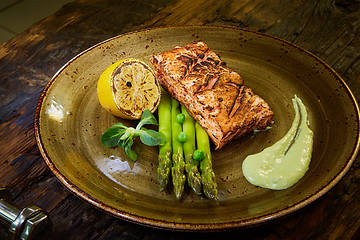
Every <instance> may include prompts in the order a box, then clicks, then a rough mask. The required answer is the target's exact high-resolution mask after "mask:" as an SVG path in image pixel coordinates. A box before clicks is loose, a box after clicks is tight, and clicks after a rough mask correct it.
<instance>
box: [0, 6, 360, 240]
mask: <svg viewBox="0 0 360 240" xmlns="http://www.w3.org/2000/svg"><path fill="white" fill-rule="evenodd" d="M184 24H196V25H206V24H208V25H230V26H238V27H242V28H246V29H251V30H256V31H259V32H264V33H267V34H270V35H273V36H276V37H280V38H283V39H286V40H288V41H290V42H292V43H295V44H297V45H299V46H301V47H303V48H305V49H307V50H309V51H311V52H313V53H314V54H316V55H317V56H319V57H321V58H322V59H324V60H325V61H326V62H327V63H328V64H329V65H330V66H332V67H333V68H334V69H335V70H336V71H337V72H338V73H339V74H340V75H341V76H342V77H343V78H344V79H345V81H346V82H347V84H348V85H349V86H350V88H351V89H352V91H353V93H354V94H355V96H356V97H357V98H358V99H360V3H359V2H358V1H355V0H336V1H330V0H318V1H313V0H307V1H304V0H302V1H301V0H282V1H280V0H272V1H265V0H253V1H251V0H238V1H236V0H227V1H219V0H180V1H176V0H170V1H168V0H118V1H113V0H78V1H76V2H73V3H69V4H67V5H65V6H64V7H63V8H62V9H60V10H59V11H58V12H56V13H55V14H53V15H51V16H49V17H48V18H46V19H44V20H42V21H40V22H38V23H36V24H34V25H33V26H31V27H30V28H29V29H28V30H27V31H25V32H23V33H21V34H19V35H18V36H16V37H15V38H13V39H11V40H9V41H7V42H5V43H4V44H2V45H1V46H0V81H1V84H0V99H1V102H0V146H1V147H0V187H1V186H2V187H6V188H7V189H8V190H9V193H10V195H9V200H10V201H12V202H13V203H14V204H15V205H17V206H19V207H25V206H28V205H31V204H36V205H38V206H40V207H42V208H44V209H45V210H47V211H48V212H49V213H50V218H51V220H52V222H53V229H52V231H51V232H49V233H48V234H47V235H46V236H47V237H46V238H45V239H169V238H170V239H184V238H190V237H195V238H199V237H200V238H204V237H212V236H213V237H219V238H220V237H221V238H223V239H224V238H226V237H227V238H230V237H231V236H235V235H236V237H237V238H240V237H241V238H243V239H360V163H359V161H355V163H354V164H353V166H352V168H351V169H350V171H349V172H348V173H347V175H346V176H345V177H344V178H343V179H342V180H341V181H340V182H339V183H338V184H337V185H336V186H335V187H334V188H333V189H332V190H331V191H330V192H328V193H327V194H326V195H325V196H323V197H321V198H320V199H319V200H317V201H316V202H314V203H312V204H311V205H309V206H307V207H305V208H303V209H301V210H300V211H298V212H296V213H294V214H292V215H290V216H286V217H283V218H281V219H279V220H276V221H274V222H271V223H268V224H265V225H262V226H258V227H254V228H250V229H245V230H234V231H231V232H223V233H211V236H210V234H209V233H191V234H190V233H180V232H175V233H174V232H170V231H163V230H157V229H152V228H149V227H143V226H140V225H136V224H133V223H129V222H126V221H123V220H119V219H116V218H114V217H112V216H110V215H107V214H106V213H103V212H101V211H99V210H97V209H96V208H94V207H92V206H90V205H88V204H87V203H85V202H84V201H82V200H80V199H78V198H77V197H75V196H73V195H72V194H71V193H70V192H69V191H67V190H66V189H65V188H64V187H63V186H62V185H61V184H60V183H59V182H58V181H57V179H56V178H55V177H54V175H53V174H52V173H51V172H50V171H49V169H48V168H47V166H46V164H45V162H44V161H43V159H42V157H41V155H40V153H39V150H38V148H37V145H36V141H35V137H34V126H33V118H34V112H35V108H36V104H37V101H38V98H39V96H40V94H41V91H42V90H43V88H44V87H45V85H46V84H47V83H48V82H49V80H50V78H51V77H52V76H53V75H54V74H55V73H56V71H57V69H59V68H60V67H61V66H62V65H63V64H65V63H66V62H67V61H68V60H70V59H71V58H72V57H74V56H75V55H76V54H78V53H80V52H81V51H82V50H85V49H86V48H88V47H90V46H92V45H93V44H96V43H98V42H100V41H102V40H105V39H107V38H110V37H113V36H115V35H118V34H121V33H125V32H129V31H134V30H139V29H144V28H151V27H156V26H166V25H184ZM233 234H234V235H233ZM0 238H1V236H0Z"/></svg>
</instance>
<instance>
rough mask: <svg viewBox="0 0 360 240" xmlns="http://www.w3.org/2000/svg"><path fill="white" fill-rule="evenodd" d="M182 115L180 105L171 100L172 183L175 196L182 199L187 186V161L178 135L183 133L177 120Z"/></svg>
mask: <svg viewBox="0 0 360 240" xmlns="http://www.w3.org/2000/svg"><path fill="white" fill-rule="evenodd" d="M179 113H180V104H179V102H178V101H177V100H175V99H173V98H172V99H171V130H172V134H171V135H172V139H171V140H172V147H173V154H172V160H173V166H172V168H171V175H172V182H173V185H174V191H175V196H176V198H177V199H180V198H181V196H182V194H183V191H184V184H185V174H184V168H185V161H184V152H183V144H182V143H181V142H180V141H179V139H178V135H179V134H180V133H181V132H182V126H181V123H179V122H178V121H177V120H176V117H177V115H178V114H179Z"/></svg>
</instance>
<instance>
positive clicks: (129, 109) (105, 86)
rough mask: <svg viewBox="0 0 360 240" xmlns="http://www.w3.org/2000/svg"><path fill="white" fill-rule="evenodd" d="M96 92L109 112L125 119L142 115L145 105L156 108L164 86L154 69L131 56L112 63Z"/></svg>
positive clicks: (100, 79)
mask: <svg viewBox="0 0 360 240" xmlns="http://www.w3.org/2000/svg"><path fill="white" fill-rule="evenodd" d="M97 95H98V98H99V102H100V104H101V106H102V107H103V108H104V109H105V110H106V111H108V112H109V113H111V114H113V115H115V116H117V117H121V118H125V119H140V118H141V115H142V113H143V112H144V111H145V110H146V109H149V110H150V111H151V112H154V111H155V110H156V108H157V107H158V105H159V102H160V96H161V90H160V85H159V82H158V81H157V80H156V78H155V75H154V72H153V71H152V69H151V68H150V67H149V66H148V65H147V64H146V63H145V62H143V61H141V60H139V59H134V58H128V59H124V60H121V61H119V62H116V63H114V64H112V65H110V66H109V67H108V68H107V69H106V70H105V71H104V72H103V73H102V74H101V75H100V77H99V81H98V84H97Z"/></svg>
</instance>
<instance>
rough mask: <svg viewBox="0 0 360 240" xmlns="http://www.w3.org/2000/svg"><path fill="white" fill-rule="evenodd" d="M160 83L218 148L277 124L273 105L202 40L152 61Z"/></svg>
mask: <svg viewBox="0 0 360 240" xmlns="http://www.w3.org/2000/svg"><path fill="white" fill-rule="evenodd" d="M150 61H151V63H152V64H153V66H154V70H155V75H156V77H157V78H158V80H159V81H160V84H161V85H162V86H163V87H164V88H165V89H166V90H168V92H169V93H170V94H171V95H172V96H173V97H174V98H175V99H177V100H178V101H179V102H181V103H182V104H183V105H184V106H185V107H186V108H187V109H188V110H189V112H190V114H191V115H192V117H193V118H194V119H195V120H196V121H197V122H198V123H199V124H200V125H201V126H202V127H203V128H204V129H205V130H206V131H207V133H208V135H209V137H210V139H211V140H212V141H213V143H214V144H215V145H216V149H220V148H222V147H223V146H224V145H225V144H227V143H228V142H229V141H230V140H232V139H234V138H238V137H240V136H242V135H244V134H246V133H249V132H252V131H254V130H261V129H265V128H266V127H267V126H268V125H270V124H271V123H272V122H273V115H274V113H273V112H272V111H271V109H270V107H269V105H268V104H267V103H266V102H265V101H264V100H263V99H262V98H261V97H259V96H258V95H256V94H254V92H253V91H252V90H251V89H250V88H248V87H246V86H245V85H244V81H243V79H242V78H241V77H240V75H239V74H238V73H236V72H235V71H233V70H232V69H230V68H229V67H227V66H226V63H225V62H224V61H222V60H221V59H220V57H219V56H218V55H217V54H216V53H215V52H213V51H212V50H211V49H209V47H208V46H207V45H206V44H205V43H204V42H201V41H198V42H193V43H190V44H188V45H186V46H184V47H175V48H174V49H172V50H169V51H166V52H164V53H161V54H159V55H154V56H152V57H151V59H150Z"/></svg>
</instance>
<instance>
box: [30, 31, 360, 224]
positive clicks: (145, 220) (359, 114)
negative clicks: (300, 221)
mask: <svg viewBox="0 0 360 240" xmlns="http://www.w3.org/2000/svg"><path fill="white" fill-rule="evenodd" d="M174 28H189V29H190V28H209V29H211V28H212V29H215V28H217V29H224V28H225V29H231V30H234V31H243V32H250V33H253V34H256V35H260V36H262V37H266V38H271V39H274V40H276V41H279V42H282V43H284V44H286V45H288V46H290V47H293V48H296V49H297V50H299V51H301V52H303V53H305V54H307V55H309V56H310V57H312V58H314V59H315V60H317V61H318V62H319V63H320V64H322V65H323V66H324V67H325V69H327V70H329V71H330V72H331V73H332V74H333V75H334V77H335V78H336V79H337V80H338V81H339V82H340V83H341V85H342V86H343V87H344V89H345V92H346V93H347V94H348V95H349V97H350V99H351V100H352V104H353V107H354V109H355V111H356V118H357V121H356V123H357V129H358V130H359V128H360V110H359V106H358V103H357V100H356V98H355V96H354V94H353V93H352V91H351V89H350V88H349V86H348V85H347V84H346V82H345V81H344V80H343V79H342V77H341V76H340V75H339V74H338V73H337V72H336V71H335V70H334V69H333V68H332V67H330V66H329V65H328V64H327V63H326V62H325V61H324V60H322V59H321V58H320V57H318V56H316V55H315V54H313V53H311V52H310V51H308V50H306V49H304V48H302V47H299V46H297V45H295V44H294V43H291V42H289V41H287V40H284V39H281V38H278V37H274V36H272V35H269V34H265V33H261V32H256V31H253V30H249V29H244V28H240V27H236V26H220V25H177V26H161V27H155V28H146V29H142V30H137V31H131V32H126V33H123V34H119V35H117V36H114V37H111V38H108V39H106V40H104V41H101V42H99V43H97V44H95V45H93V46H91V47H89V48H87V49H85V50H83V51H81V52H80V53H78V54H77V55H75V56H74V57H73V58H71V59H70V60H69V61H67V62H66V63H65V64H64V65H63V66H62V67H61V68H60V69H59V70H58V71H57V72H56V73H55V74H54V75H53V77H52V78H51V79H50V81H49V82H48V83H47V85H46V86H45V88H44V90H43V91H42V93H41V96H40V98H39V100H38V102H37V106H36V110H35V115H34V132H35V138H36V143H37V145H38V148H39V150H40V153H41V155H42V157H43V158H44V161H45V162H46V165H47V166H48V168H49V169H50V171H51V172H52V173H53V174H54V175H55V176H56V177H57V179H58V180H59V181H60V182H61V183H62V184H63V185H64V186H65V187H66V188H67V189H69V190H70V191H71V192H72V193H73V194H75V195H76V196H78V197H80V198H81V199H82V200H85V201H86V202H87V203H90V204H91V205H92V206H95V207H97V208H98V209H100V210H102V211H105V212H106V213H109V214H111V215H113V216H115V217H118V218H120V219H123V220H126V221H129V222H133V223H137V224H140V225H145V226H150V227H155V228H161V229H168V230H180V231H218V230H229V229H234V228H241V227H249V226H256V225H259V224H262V223H266V222H269V221H270V220H274V219H278V218H280V217H283V216H285V215H288V214H290V213H292V212H295V211H297V210H299V209H301V208H303V207H305V206H307V205H309V204H310V203H312V202H314V201H315V200H317V199H318V198H320V197H321V196H323V195H324V194H325V193H327V192H328V191H329V190H330V189H332V188H333V187H334V186H335V185H336V184H337V183H338V182H339V181H340V180H341V179H342V178H343V177H344V175H345V174H346V173H347V172H348V171H349V169H350V167H351V165H352V163H353V162H354V161H355V159H356V157H357V154H358V152H359V148H360V133H359V131H357V133H358V134H357V136H356V143H355V146H354V147H353V150H352V153H351V156H350V157H349V158H348V159H347V162H346V164H345V165H344V166H343V168H341V170H339V172H338V174H336V175H335V176H334V177H333V178H332V179H331V180H330V181H329V182H328V183H327V184H326V185H325V186H324V187H322V188H321V189H319V190H316V191H315V192H314V193H313V194H311V195H309V196H307V197H306V198H304V199H303V200H301V201H299V202H296V203H294V204H292V205H290V206H288V207H286V208H283V209H280V210H278V211H276V212H272V213H268V214H264V215H261V216H258V217H255V218H249V219H244V220H241V219H239V220H235V221H229V222H223V223H186V222H181V223H178V222H172V221H166V220H159V219H154V218H149V217H145V216H140V215H136V214H133V213H129V212H126V211H122V210H120V209H116V208H114V207H111V206H109V205H107V204H104V203H102V202H101V201H99V200H97V199H95V198H94V197H92V196H91V195H89V194H88V193H86V192H85V191H83V190H81V189H80V188H78V187H77V186H76V185H74V184H73V183H71V181H70V180H69V179H67V178H66V177H65V176H64V175H63V174H62V173H61V172H60V171H59V170H58V169H57V168H56V166H55V164H54V163H53V162H52V160H51V158H50V157H49V155H48V154H47V151H46V149H45V145H44V144H43V142H42V138H41V133H40V112H41V108H42V103H43V101H44V98H45V97H46V95H47V93H48V90H49V89H50V87H51V86H52V84H53V83H54V82H55V81H56V79H57V77H58V76H59V75H60V74H61V72H62V71H63V70H64V69H65V68H66V67H68V66H69V65H70V64H71V63H73V62H74V61H75V60H76V59H77V58H79V57H80V56H82V55H84V54H86V53H87V52H89V51H91V50H92V49H94V48H96V47H98V46H100V45H102V44H104V43H107V42H109V41H112V40H114V39H117V38H121V37H124V36H127V35H130V34H136V33H141V32H148V31H152V30H158V29H174Z"/></svg>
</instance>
